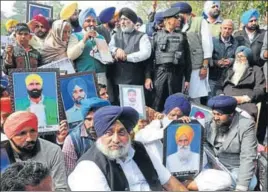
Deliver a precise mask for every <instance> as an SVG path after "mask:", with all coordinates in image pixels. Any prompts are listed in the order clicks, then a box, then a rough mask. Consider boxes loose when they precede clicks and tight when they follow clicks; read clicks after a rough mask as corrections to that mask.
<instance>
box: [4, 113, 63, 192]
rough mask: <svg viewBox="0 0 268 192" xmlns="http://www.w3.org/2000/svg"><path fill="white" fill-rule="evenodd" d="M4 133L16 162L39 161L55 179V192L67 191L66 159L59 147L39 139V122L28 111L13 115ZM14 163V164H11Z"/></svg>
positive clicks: (8, 119) (7, 121) (5, 124)
mask: <svg viewBox="0 0 268 192" xmlns="http://www.w3.org/2000/svg"><path fill="white" fill-rule="evenodd" d="M4 132H5V134H6V136H7V137H8V139H9V141H7V143H6V144H5V147H6V149H7V150H11V151H12V153H13V155H14V159H15V161H16V162H17V161H27V160H30V161H37V162H40V163H43V164H44V165H46V166H47V167H48V169H49V171H50V174H51V177H52V179H53V190H54V191H66V190H67V178H66V172H65V167H64V158H63V154H62V152H61V149H60V147H59V146H57V145H55V144H53V143H51V142H48V141H46V140H43V139H41V138H38V120H37V117H36V115H35V114H33V113H31V112H28V111H17V112H15V113H12V114H11V115H10V116H9V117H8V118H7V120H6V122H5V123H4ZM11 163H14V162H11Z"/></svg>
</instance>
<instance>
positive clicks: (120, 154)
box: [96, 138, 131, 160]
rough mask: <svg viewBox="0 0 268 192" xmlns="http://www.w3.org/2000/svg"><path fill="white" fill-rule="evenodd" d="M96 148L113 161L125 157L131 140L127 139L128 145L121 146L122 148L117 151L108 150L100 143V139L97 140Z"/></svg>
mask: <svg viewBox="0 0 268 192" xmlns="http://www.w3.org/2000/svg"><path fill="white" fill-rule="evenodd" d="M96 146H97V148H98V149H99V150H100V151H101V152H102V153H103V154H104V155H105V156H106V157H108V158H109V159H111V160H115V159H119V158H123V157H126V156H127V154H128V151H129V148H130V146H131V139H130V138H129V140H128V143H127V144H126V145H125V146H124V145H121V146H122V148H120V149H118V150H110V149H109V148H108V147H107V146H105V145H103V144H102V143H101V141H100V139H97V141H96Z"/></svg>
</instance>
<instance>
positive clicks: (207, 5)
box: [204, 1, 220, 15]
mask: <svg viewBox="0 0 268 192" xmlns="http://www.w3.org/2000/svg"><path fill="white" fill-rule="evenodd" d="M214 4H215V5H218V7H219V8H220V1H206V2H205V4H204V13H205V14H206V15H208V13H209V11H210V9H211V7H212V6H213V5H214Z"/></svg>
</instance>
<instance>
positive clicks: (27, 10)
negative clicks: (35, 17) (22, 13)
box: [26, 1, 53, 22]
mask: <svg viewBox="0 0 268 192" xmlns="http://www.w3.org/2000/svg"><path fill="white" fill-rule="evenodd" d="M31 7H41V8H43V9H49V10H50V16H49V17H50V18H53V7H52V6H49V5H43V4H39V3H35V2H29V1H27V9H26V22H29V21H30V20H32V18H30V11H31Z"/></svg>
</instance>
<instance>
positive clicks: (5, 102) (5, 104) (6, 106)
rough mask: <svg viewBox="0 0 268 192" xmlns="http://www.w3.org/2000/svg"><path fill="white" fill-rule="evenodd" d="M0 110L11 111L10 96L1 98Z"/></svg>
mask: <svg viewBox="0 0 268 192" xmlns="http://www.w3.org/2000/svg"><path fill="white" fill-rule="evenodd" d="M0 112H5V113H12V107H11V101H10V97H2V98H1V111H0Z"/></svg>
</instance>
